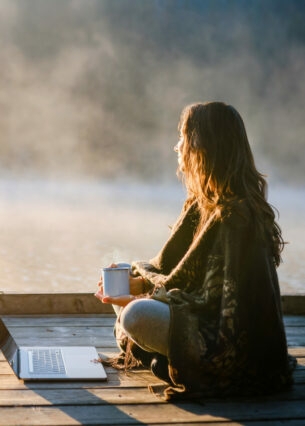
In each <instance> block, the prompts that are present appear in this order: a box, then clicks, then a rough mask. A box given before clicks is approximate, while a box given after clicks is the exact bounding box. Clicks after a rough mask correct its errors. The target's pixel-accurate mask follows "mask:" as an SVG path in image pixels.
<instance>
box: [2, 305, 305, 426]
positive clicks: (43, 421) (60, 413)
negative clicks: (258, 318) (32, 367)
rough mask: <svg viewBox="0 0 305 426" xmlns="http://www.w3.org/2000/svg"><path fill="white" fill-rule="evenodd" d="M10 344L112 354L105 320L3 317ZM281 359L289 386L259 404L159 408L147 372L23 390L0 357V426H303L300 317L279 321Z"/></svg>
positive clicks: (304, 329)
mask: <svg viewBox="0 0 305 426" xmlns="http://www.w3.org/2000/svg"><path fill="white" fill-rule="evenodd" d="M2 320H3V321H4V322H5V323H6V325H7V326H8V327H9V329H10V332H11V333H12V334H13V336H14V338H15V340H16V341H17V343H18V344H20V345H21V344H27V345H29V344H36V343H39V344H41V345H43V344H45V345H53V344H70V345H78V344H81V345H87V344H90V345H94V346H96V347H97V348H98V351H99V352H101V353H103V354H106V355H109V354H113V353H115V352H116V351H117V349H116V344H115V341H114V338H113V323H114V316H113V315H112V314H109V313H107V314H90V315H88V314H87V315H84V314H73V315H67V314H61V315H45V314H44V315H41V314H40V315H26V316H20V315H15V316H12V315H4V316H2ZM285 325H286V330H287V338H288V344H289V351H290V353H291V354H293V355H295V356H297V359H298V367H297V369H296V371H295V374H294V378H295V385H294V387H293V389H292V390H291V391H289V392H286V393H281V394H278V395H274V396H268V397H262V398H255V399H251V398H247V399H244V398H234V399H231V400H215V399H213V400H212V399H210V400H208V399H207V400H205V401H202V403H200V404H199V403H192V402H187V401H186V402H179V403H175V404H174V403H167V402H164V401H162V400H159V399H157V398H156V397H155V396H154V395H152V394H151V393H150V392H149V390H148V389H147V385H148V384H152V383H155V384H156V383H160V381H159V380H158V379H156V378H155V377H154V376H153V375H152V374H151V373H150V372H149V371H147V370H141V371H139V370H136V371H132V372H128V373H125V372H118V371H116V370H114V369H111V368H106V370H107V374H108V381H107V382H69V383H68V382H66V383H59V382H57V383H48V382H45V383H31V384H25V383H24V382H23V381H20V380H18V379H17V378H16V377H15V375H14V374H13V372H12V370H11V368H10V366H9V365H8V363H7V362H6V360H5V359H4V356H3V354H2V353H0V425H5V426H9V425H31V426H34V425H56V426H57V425H79V424H83V425H115V424H116V425H139V424H145V425H157V424H163V425H171V424H176V425H182V424H184V425H185V424H210V423H211V424H213V425H229V426H233V425H248V424H249V425H253V426H255V425H258V424H260V425H270V426H271V425H283V424H285V425H290V426H301V425H302V426H303V425H305V316H301V315H298V316H293V315H286V316H285Z"/></svg>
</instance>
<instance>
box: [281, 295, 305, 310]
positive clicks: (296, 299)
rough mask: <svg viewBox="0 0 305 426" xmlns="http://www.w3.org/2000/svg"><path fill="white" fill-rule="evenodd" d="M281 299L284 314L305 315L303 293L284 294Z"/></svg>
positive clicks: (304, 297) (304, 296)
mask: <svg viewBox="0 0 305 426" xmlns="http://www.w3.org/2000/svg"><path fill="white" fill-rule="evenodd" d="M281 299H282V307H283V312H284V314H291V315H305V294H284V295H282V297H281Z"/></svg>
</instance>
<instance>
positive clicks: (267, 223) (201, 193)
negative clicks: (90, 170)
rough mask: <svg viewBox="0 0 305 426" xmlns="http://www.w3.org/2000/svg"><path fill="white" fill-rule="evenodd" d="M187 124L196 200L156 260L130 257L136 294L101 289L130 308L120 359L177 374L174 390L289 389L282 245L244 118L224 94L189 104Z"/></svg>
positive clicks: (183, 123) (193, 393)
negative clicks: (281, 281)
mask: <svg viewBox="0 0 305 426" xmlns="http://www.w3.org/2000/svg"><path fill="white" fill-rule="evenodd" d="M179 130H180V140H179V142H178V144H177V146H176V147H175V150H176V152H177V154H178V164H179V172H180V174H181V175H182V178H183V181H184V184H185V186H186V189H187V198H186V201H185V203H184V205H183V208H182V211H181V214H180V216H179V217H178V219H177V221H176V223H175V225H174V226H173V228H172V230H171V235H170V236H169V239H168V240H167V242H166V243H165V245H164V246H163V248H162V249H161V251H160V252H159V254H158V255H157V256H156V257H154V258H153V259H152V260H150V261H149V262H144V261H137V262H133V264H132V266H131V276H130V294H129V295H126V296H117V297H109V296H105V295H103V283H102V281H101V282H100V283H99V287H100V289H99V291H98V292H97V294H96V296H97V297H98V298H100V299H101V300H102V302H103V303H112V304H114V305H117V306H121V307H122V309H121V311H120V314H119V316H118V319H117V322H116V337H117V340H118V343H119V344H120V346H121V348H122V349H123V353H122V354H121V355H120V357H121V358H120V359H122V357H123V358H124V357H125V358H126V360H127V358H128V359H130V355H132V360H133V361H137V362H138V363H139V364H143V365H145V366H150V367H151V369H152V371H153V372H154V373H155V374H156V375H157V376H159V377H161V378H162V379H164V380H165V381H167V382H168V385H167V387H166V389H165V391H164V392H165V396H166V398H170V397H174V396H179V395H180V396H183V397H197V396H199V397H200V396H207V395H210V396H227V395H257V394H264V393H271V392H275V391H279V390H282V389H285V388H287V386H289V385H290V384H291V382H292V378H291V377H292V367H293V365H292V364H293V362H292V361H293V360H291V359H290V358H289V357H288V354H287V343H286V337H285V331H284V326H283V320H282V311H281V301H280V290H279V284H278V278H277V272H276V267H277V266H278V265H279V263H280V254H281V251H282V248H283V245H284V243H283V239H282V235H281V230H280V228H279V226H278V225H277V223H276V221H275V214H274V211H273V209H272V207H271V206H270V205H269V204H268V202H267V200H266V182H265V179H264V177H263V175H261V174H260V173H259V172H258V171H257V169H256V167H255V163H254V160H253V155H252V152H251V148H250V145H249V142H248V138H247V134H246V130H245V127H244V123H243V120H242V118H241V116H240V115H239V113H238V112H237V111H236V109H235V108H233V107H232V106H230V105H227V104H225V103H222V102H210V103H198V104H194V105H190V106H187V107H186V108H185V109H184V110H183V112H182V114H181V119H180V123H179ZM112 266H113V267H115V266H116V265H112ZM131 365H134V364H132V363H131Z"/></svg>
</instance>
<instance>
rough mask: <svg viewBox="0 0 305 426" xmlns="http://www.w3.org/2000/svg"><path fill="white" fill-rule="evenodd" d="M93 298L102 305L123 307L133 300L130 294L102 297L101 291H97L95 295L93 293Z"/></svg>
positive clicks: (133, 297)
mask: <svg viewBox="0 0 305 426" xmlns="http://www.w3.org/2000/svg"><path fill="white" fill-rule="evenodd" d="M95 297H97V298H98V299H99V300H101V301H102V302H103V303H110V304H112V305H118V306H123V307H124V306H126V305H128V303H130V302H132V301H133V300H135V296H133V295H132V294H126V295H125V294H124V295H122V296H104V294H103V292H102V291H98V292H97V293H95Z"/></svg>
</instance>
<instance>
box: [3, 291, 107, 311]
mask: <svg viewBox="0 0 305 426" xmlns="http://www.w3.org/2000/svg"><path fill="white" fill-rule="evenodd" d="M106 313H107V314H108V313H109V314H110V313H113V308H112V306H111V305H107V304H103V303H101V302H100V301H99V300H98V299H96V298H95V297H94V295H93V294H92V293H24V294H20V293H2V294H1V293H0V315H56V314H57V315H61V314H106Z"/></svg>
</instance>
